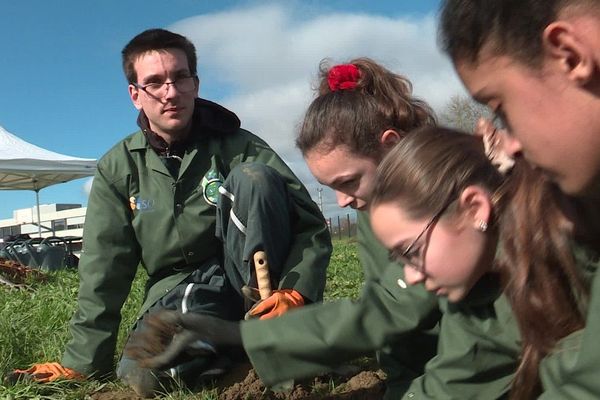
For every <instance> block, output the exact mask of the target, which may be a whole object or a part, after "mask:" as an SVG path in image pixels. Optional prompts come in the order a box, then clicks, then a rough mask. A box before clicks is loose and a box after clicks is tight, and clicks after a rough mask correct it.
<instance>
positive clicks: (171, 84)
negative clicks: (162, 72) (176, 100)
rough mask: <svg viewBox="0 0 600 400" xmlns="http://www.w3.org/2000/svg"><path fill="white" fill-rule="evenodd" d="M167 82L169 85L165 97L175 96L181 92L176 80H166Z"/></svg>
mask: <svg viewBox="0 0 600 400" xmlns="http://www.w3.org/2000/svg"><path fill="white" fill-rule="evenodd" d="M165 84H166V85H167V88H166V89H165V94H164V96H163V97H164V98H165V99H169V98H173V97H175V96H177V95H178V94H179V89H177V86H175V82H165Z"/></svg>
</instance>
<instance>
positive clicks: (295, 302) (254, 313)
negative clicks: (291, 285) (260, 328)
mask: <svg viewBox="0 0 600 400" xmlns="http://www.w3.org/2000/svg"><path fill="white" fill-rule="evenodd" d="M303 305H304V297H302V295H301V294H300V293H299V292H297V291H295V290H294V289H281V290H273V293H272V294H271V296H269V297H267V298H266V299H264V300H261V301H259V302H258V303H256V304H255V305H254V307H252V308H251V309H250V311H248V314H249V315H250V316H251V317H260V319H269V318H274V317H279V316H280V315H282V314H284V313H285V312H287V311H288V310H290V309H291V308H296V307H301V306H303Z"/></svg>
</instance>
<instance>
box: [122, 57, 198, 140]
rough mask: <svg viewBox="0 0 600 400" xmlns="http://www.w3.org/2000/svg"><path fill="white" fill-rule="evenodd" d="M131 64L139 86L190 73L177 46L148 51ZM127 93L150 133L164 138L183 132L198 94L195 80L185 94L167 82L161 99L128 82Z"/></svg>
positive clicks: (181, 134)
mask: <svg viewBox="0 0 600 400" xmlns="http://www.w3.org/2000/svg"><path fill="white" fill-rule="evenodd" d="M133 66H134V69H135V71H136V73H137V83H138V84H140V85H142V86H144V85H147V84H149V83H161V82H172V81H174V80H177V79H179V78H182V77H186V76H190V75H191V73H190V70H189V68H188V63H187V57H186V55H185V53H184V52H183V51H182V50H179V49H168V50H161V51H149V52H147V53H144V54H142V55H141V56H140V57H139V58H138V59H137V60H136V61H135V63H134V64H133ZM129 94H130V96H131V100H132V101H133V104H134V105H135V107H136V108H137V109H138V110H144V113H145V114H146V116H147V117H148V121H149V123H150V128H151V129H152V130H153V131H154V132H156V133H157V134H159V135H160V136H162V137H163V138H165V139H168V138H176V137H178V136H183V135H185V134H187V132H188V130H189V128H190V126H191V119H192V114H193V112H194V99H195V98H196V97H197V96H198V84H197V81H196V87H195V89H194V90H192V91H189V92H186V93H182V92H181V91H180V90H178V89H177V88H176V87H175V86H174V85H169V89H168V90H167V92H166V94H165V95H164V96H163V97H161V98H157V97H153V96H151V95H149V94H148V93H146V92H145V91H143V90H141V89H139V88H136V87H135V86H134V85H129Z"/></svg>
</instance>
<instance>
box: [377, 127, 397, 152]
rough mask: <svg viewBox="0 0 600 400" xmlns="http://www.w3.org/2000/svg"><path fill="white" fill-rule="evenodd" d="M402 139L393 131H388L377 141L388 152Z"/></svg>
mask: <svg viewBox="0 0 600 400" xmlns="http://www.w3.org/2000/svg"><path fill="white" fill-rule="evenodd" d="M400 139H402V136H401V135H400V134H399V133H398V132H396V131H395V130H393V129H388V130H386V131H385V132H383V134H382V135H381V138H380V139H379V141H380V142H381V144H382V145H383V147H384V148H385V149H387V150H390V149H391V148H392V147H394V145H395V144H396V143H398V142H399V141H400Z"/></svg>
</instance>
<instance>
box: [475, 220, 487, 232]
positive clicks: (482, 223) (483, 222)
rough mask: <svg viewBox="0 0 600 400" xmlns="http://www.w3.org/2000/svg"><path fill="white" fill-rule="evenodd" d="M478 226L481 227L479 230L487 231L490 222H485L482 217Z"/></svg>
mask: <svg viewBox="0 0 600 400" xmlns="http://www.w3.org/2000/svg"><path fill="white" fill-rule="evenodd" d="M477 228H479V230H480V231H481V232H485V231H487V228H488V223H487V222H485V221H484V220H482V219H480V220H479V225H478V226H477Z"/></svg>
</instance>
